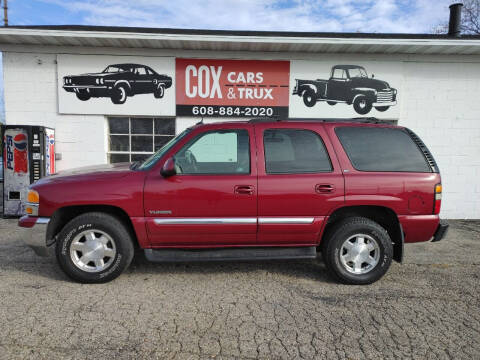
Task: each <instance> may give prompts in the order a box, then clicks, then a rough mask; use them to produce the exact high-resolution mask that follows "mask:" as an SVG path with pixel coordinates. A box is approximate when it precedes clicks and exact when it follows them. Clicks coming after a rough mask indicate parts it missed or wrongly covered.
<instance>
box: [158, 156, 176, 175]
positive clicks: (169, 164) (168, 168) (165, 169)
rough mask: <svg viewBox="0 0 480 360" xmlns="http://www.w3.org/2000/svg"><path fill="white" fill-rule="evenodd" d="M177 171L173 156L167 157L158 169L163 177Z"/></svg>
mask: <svg viewBox="0 0 480 360" xmlns="http://www.w3.org/2000/svg"><path fill="white" fill-rule="evenodd" d="M176 173H177V171H176V170H175V159H174V158H169V159H167V161H165V163H164V164H163V166H162V170H160V174H161V175H162V176H163V177H170V176H173V175H175V174H176Z"/></svg>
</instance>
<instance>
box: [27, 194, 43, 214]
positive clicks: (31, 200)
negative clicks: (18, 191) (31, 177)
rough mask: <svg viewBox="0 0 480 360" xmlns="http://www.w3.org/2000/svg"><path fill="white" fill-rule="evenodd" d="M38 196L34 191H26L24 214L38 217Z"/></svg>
mask: <svg viewBox="0 0 480 360" xmlns="http://www.w3.org/2000/svg"><path fill="white" fill-rule="evenodd" d="M39 203H40V195H38V192H36V191H35V190H28V194H27V203H26V204H25V213H26V214H27V215H31V216H38V206H39Z"/></svg>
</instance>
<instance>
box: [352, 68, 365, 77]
mask: <svg viewBox="0 0 480 360" xmlns="http://www.w3.org/2000/svg"><path fill="white" fill-rule="evenodd" d="M348 73H349V74H350V77H364V78H366V77H368V75H367V72H366V71H365V69H364V68H353V69H348Z"/></svg>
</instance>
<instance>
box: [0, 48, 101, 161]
mask: <svg viewBox="0 0 480 360" xmlns="http://www.w3.org/2000/svg"><path fill="white" fill-rule="evenodd" d="M3 67H4V68H3V81H4V91H5V120H6V124H8V125H11V124H21V125H42V126H48V127H52V128H55V131H56V133H55V137H56V150H55V151H56V152H57V153H60V154H61V156H62V160H60V161H58V162H57V169H58V170H65V169H67V168H72V167H79V166H86V165H92V164H98V163H105V162H106V161H107V155H106V150H105V149H106V148H107V144H106V142H107V136H106V128H105V118H104V117H103V116H97V115H94V116H92V115H89V116H83V115H61V114H58V105H57V68H56V54H33V53H4V56H3Z"/></svg>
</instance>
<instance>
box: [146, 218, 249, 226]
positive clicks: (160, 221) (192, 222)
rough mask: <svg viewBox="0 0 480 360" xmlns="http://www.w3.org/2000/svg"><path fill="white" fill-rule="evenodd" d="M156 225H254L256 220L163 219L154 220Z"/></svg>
mask: <svg viewBox="0 0 480 360" xmlns="http://www.w3.org/2000/svg"><path fill="white" fill-rule="evenodd" d="M153 221H154V222H155V224H157V225H177V224H181V225H208V224H256V223H257V219H256V218H165V219H154V220H153Z"/></svg>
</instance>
